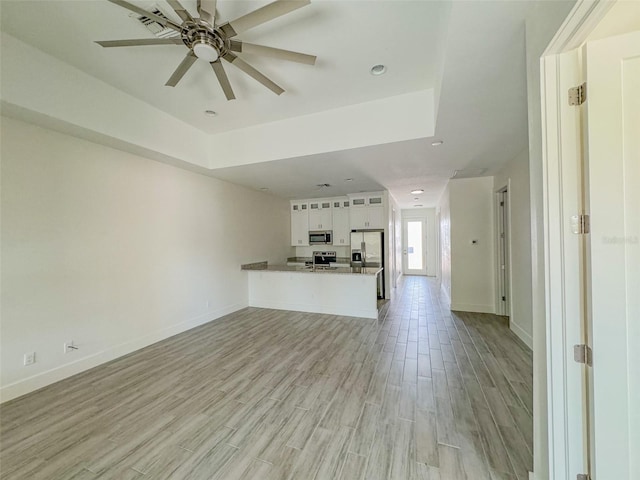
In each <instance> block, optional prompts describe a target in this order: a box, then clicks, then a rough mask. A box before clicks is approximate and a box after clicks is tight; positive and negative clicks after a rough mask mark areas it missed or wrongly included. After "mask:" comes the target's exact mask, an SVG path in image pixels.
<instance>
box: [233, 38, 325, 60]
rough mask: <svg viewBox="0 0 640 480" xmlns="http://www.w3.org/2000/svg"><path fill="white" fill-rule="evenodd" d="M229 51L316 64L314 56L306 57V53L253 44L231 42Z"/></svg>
mask: <svg viewBox="0 0 640 480" xmlns="http://www.w3.org/2000/svg"><path fill="white" fill-rule="evenodd" d="M231 50H232V51H234V52H242V53H253V54H255V55H264V56H265V57H273V58H279V59H281V60H287V61H289V62H298V63H305V64H307V65H314V64H315V63H316V58H317V57H316V56H315V55H307V54H306V53H298V52H292V51H290V50H282V49H280V48H273V47H265V46H264V45H255V44H253V43H247V42H240V41H237V40H231Z"/></svg>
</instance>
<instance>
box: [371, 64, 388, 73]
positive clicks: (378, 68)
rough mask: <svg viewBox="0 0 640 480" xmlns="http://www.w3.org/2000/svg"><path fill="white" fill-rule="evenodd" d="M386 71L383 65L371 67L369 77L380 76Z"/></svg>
mask: <svg viewBox="0 0 640 480" xmlns="http://www.w3.org/2000/svg"><path fill="white" fill-rule="evenodd" d="M386 71H387V67H385V66H384V65H374V66H373V67H371V70H370V72H371V75H382V74H384V73H385V72H386Z"/></svg>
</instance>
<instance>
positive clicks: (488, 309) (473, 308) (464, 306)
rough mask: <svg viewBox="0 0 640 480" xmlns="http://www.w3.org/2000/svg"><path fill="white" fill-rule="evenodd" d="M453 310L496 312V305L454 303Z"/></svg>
mask: <svg viewBox="0 0 640 480" xmlns="http://www.w3.org/2000/svg"><path fill="white" fill-rule="evenodd" d="M451 310H455V311H457V312H474V313H496V309H495V306H494V305H478V304H473V303H452V304H451Z"/></svg>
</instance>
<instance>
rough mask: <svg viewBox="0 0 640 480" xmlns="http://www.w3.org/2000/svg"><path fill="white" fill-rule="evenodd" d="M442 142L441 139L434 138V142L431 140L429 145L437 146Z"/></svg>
mask: <svg viewBox="0 0 640 480" xmlns="http://www.w3.org/2000/svg"><path fill="white" fill-rule="evenodd" d="M443 143H444V142H443V141H442V140H436V141H435V142H431V146H432V147H439V146H440V145H442V144H443Z"/></svg>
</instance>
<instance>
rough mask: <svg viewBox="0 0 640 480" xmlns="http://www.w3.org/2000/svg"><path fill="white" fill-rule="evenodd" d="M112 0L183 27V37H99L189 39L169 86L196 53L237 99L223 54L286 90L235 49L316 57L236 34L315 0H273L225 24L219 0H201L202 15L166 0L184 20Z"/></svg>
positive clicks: (159, 41) (129, 43)
mask: <svg viewBox="0 0 640 480" xmlns="http://www.w3.org/2000/svg"><path fill="white" fill-rule="evenodd" d="M109 1H110V2H111V3H115V4H116V5H119V6H121V7H124V8H126V9H128V10H131V11H132V12H135V13H138V14H140V15H144V16H145V17H147V18H149V19H151V20H153V21H155V22H158V23H159V24H161V25H162V26H164V27H166V28H170V29H172V30H175V31H176V32H178V33H180V37H179V38H178V37H175V38H152V39H133V40H106V41H99V42H96V43H97V44H99V45H102V46H103V47H135V46H147V45H185V46H186V47H187V48H188V49H189V51H188V52H187V55H186V56H185V57H184V60H182V62H181V63H180V65H178V68H177V69H176V70H175V71H174V72H173V74H172V75H171V77H170V78H169V80H168V81H167V83H166V85H167V86H170V87H175V86H176V85H177V84H178V82H179V81H180V79H181V78H182V77H183V76H184V74H185V73H187V70H189V68H190V67H191V66H192V65H193V63H194V62H195V61H196V60H197V59H201V60H204V61H206V62H208V63H209V64H211V67H212V68H213V72H214V73H215V75H216V77H217V79H218V82H219V83H220V86H221V87H222V91H223V92H224V95H225V97H227V100H233V99H234V98H236V97H235V94H234V93H233V89H232V88H231V84H230V83H229V79H228V77H227V74H226V72H225V70H224V67H223V66H222V62H221V59H223V60H225V61H227V62H229V63H231V64H232V65H235V66H236V67H237V68H239V69H240V70H242V71H243V72H244V73H246V74H247V75H249V76H250V77H252V78H253V79H255V80H257V81H258V82H260V83H261V84H262V85H264V86H265V87H267V88H268V89H269V90H271V91H272V92H274V93H275V94H277V95H280V94H281V93H282V92H284V89H283V88H282V87H280V86H279V85H277V84H276V83H275V82H273V81H272V80H270V79H269V78H267V77H266V76H265V75H264V74H262V73H261V72H259V71H258V70H256V69H255V68H254V67H252V66H251V65H249V64H248V63H247V62H245V61H244V60H242V59H241V58H240V57H238V55H236V53H251V54H255V55H264V56H269V57H274V58H279V59H281V60H288V61H291V62H298V63H305V64H308V65H313V64H315V61H316V57H315V56H314V55H307V54H305V53H298V52H292V51H289V50H282V49H280V48H273V47H266V46H264V45H255V44H252V43H246V42H242V41H240V40H237V39H234V37H235V36H236V35H238V34H241V33H243V32H245V31H247V30H249V29H251V28H253V27H256V26H258V25H261V24H263V23H266V22H268V21H270V20H273V19H275V18H278V17H280V16H282V15H285V14H287V13H289V12H292V11H294V10H297V9H298V8H301V7H304V6H306V5H308V4H309V3H310V0H276V1H275V2H273V3H270V4H268V5H265V6H264V7H261V8H258V9H257V10H254V11H253V12H250V13H248V14H246V15H243V16H241V17H239V18H236V19H235V20H232V21H230V22H225V23H221V24H220V23H218V21H217V20H218V19H217V12H216V3H217V0H198V6H197V8H198V15H199V17H192V16H191V14H190V13H189V12H188V11H187V10H186V9H185V8H184V7H183V6H182V5H181V4H180V2H179V1H178V0H166V1H167V3H168V4H169V5H170V6H171V8H172V9H173V10H174V11H175V12H176V14H177V15H178V16H179V17H180V18H181V19H182V23H181V24H180V25H178V24H177V23H175V22H173V21H171V20H169V19H167V18H165V17H164V16H160V15H156V14H155V13H152V12H149V11H147V10H145V9H143V8H140V7H137V6H136V5H133V4H131V3H129V2H126V1H124V0H109Z"/></svg>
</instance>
